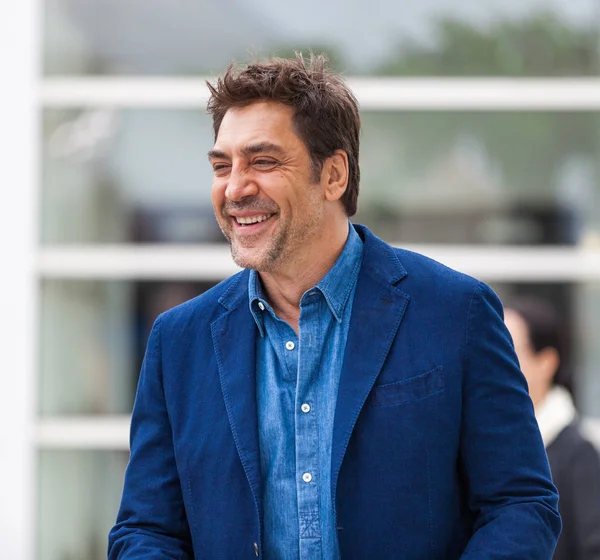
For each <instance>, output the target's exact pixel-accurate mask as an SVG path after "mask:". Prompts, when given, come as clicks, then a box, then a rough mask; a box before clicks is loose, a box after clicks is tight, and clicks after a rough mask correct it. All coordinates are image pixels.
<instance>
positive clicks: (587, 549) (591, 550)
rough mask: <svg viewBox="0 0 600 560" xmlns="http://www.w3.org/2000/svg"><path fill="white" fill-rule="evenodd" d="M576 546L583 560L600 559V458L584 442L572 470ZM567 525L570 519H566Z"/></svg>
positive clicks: (573, 521) (594, 449) (578, 450)
mask: <svg viewBox="0 0 600 560" xmlns="http://www.w3.org/2000/svg"><path fill="white" fill-rule="evenodd" d="M569 478H570V487H571V494H572V495H571V496H570V500H569V503H570V504H571V507H570V508H569V511H570V513H571V515H572V516H573V519H572V520H570V521H571V523H570V524H571V526H572V528H573V529H572V530H573V537H574V538H573V547H574V549H575V550H577V555H576V557H577V558H580V559H581V560H600V456H598V452H597V450H596V448H595V447H594V446H593V445H592V444H591V443H590V442H589V441H587V440H584V439H583V440H582V441H581V443H580V444H579V445H578V447H577V450H576V451H575V454H574V456H573V458H572V460H571V467H570V470H569ZM565 523H566V520H565Z"/></svg>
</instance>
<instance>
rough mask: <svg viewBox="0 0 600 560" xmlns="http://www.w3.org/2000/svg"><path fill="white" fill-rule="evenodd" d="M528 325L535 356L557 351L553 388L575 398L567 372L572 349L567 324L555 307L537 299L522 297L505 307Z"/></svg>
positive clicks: (571, 379)
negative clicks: (551, 349)
mask: <svg viewBox="0 0 600 560" xmlns="http://www.w3.org/2000/svg"><path fill="white" fill-rule="evenodd" d="M506 308H507V309H512V310H513V311H515V312H516V313H518V314H519V316H520V317H521V318H522V319H523V320H524V321H525V323H526V324H527V330H528V331H529V342H530V343H531V347H532V349H533V351H534V352H536V353H537V352H540V351H541V350H543V349H544V348H554V349H556V351H557V352H558V357H559V359H560V365H559V367H558V370H557V372H556V374H555V376H554V379H553V384H554V385H560V386H562V387H564V388H565V389H567V390H568V391H569V392H570V393H571V394H573V378H572V375H571V372H570V370H569V368H568V361H569V348H568V341H567V335H566V332H565V325H564V322H563V321H561V318H560V317H559V315H558V313H557V312H556V310H555V309H554V307H553V306H552V305H551V304H550V303H549V302H547V301H546V300H543V299H540V298H536V297H534V296H521V297H518V298H515V299H514V300H512V301H510V302H509V303H507V304H506Z"/></svg>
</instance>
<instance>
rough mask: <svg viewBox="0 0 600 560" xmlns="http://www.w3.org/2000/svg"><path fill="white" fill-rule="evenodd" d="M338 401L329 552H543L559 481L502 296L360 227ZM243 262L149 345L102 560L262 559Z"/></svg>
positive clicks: (177, 312) (555, 518)
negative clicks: (359, 258)
mask: <svg viewBox="0 0 600 560" xmlns="http://www.w3.org/2000/svg"><path fill="white" fill-rule="evenodd" d="M355 227H356V229H357V230H358V232H359V234H360V236H361V237H362V239H363V240H364V256H363V264H362V268H361V271H360V274H359V277H358V283H357V287H356V295H355V299H354V306H353V309H352V317H351V324H350V332H349V335H348V342H347V346H346V351H345V356H344V365H343V369H342V374H341V380H340V386H339V395H338V399H337V407H336V411H335V423H334V434H333V449H332V477H331V480H332V482H331V484H332V495H333V497H334V500H333V504H334V505H333V507H334V509H335V517H336V520H337V527H338V537H339V543H340V551H341V556H342V558H349V559H354V558H357V559H377V560H385V559H402V560H417V559H419V560H421V559H431V560H442V559H444V560H446V559H448V560H453V559H458V558H461V559H463V560H475V559H478V560H493V559H498V560H499V559H509V558H510V559H514V560H526V559H530V560H534V559H535V560H548V559H550V558H551V557H552V552H553V550H554V547H555V544H556V540H557V537H558V534H559V531H560V518H559V515H558V512H557V494H556V489H555V488H554V486H553V484H552V481H551V478H550V472H549V468H548V462H547V458H546V454H545V451H544V446H543V444H542V440H541V437H540V434H539V431H538V427H537V423H536V420H535V417H534V413H533V407H532V404H531V400H530V398H529V396H528V393H527V386H526V383H525V379H524V377H523V375H522V374H521V372H520V371H519V365H518V362H517V358H516V356H515V353H514V351H513V348H512V342H511V340H510V336H509V334H508V332H507V330H506V328H505V326H504V322H503V319H502V308H501V304H500V302H499V300H498V298H497V297H496V295H495V294H494V293H493V292H492V291H491V290H490V288H488V287H487V286H486V285H485V284H483V283H480V282H478V281H477V280H474V279H473V278H470V277H468V276H465V275H463V274H460V273H458V272H455V271H453V270H451V269H449V268H447V267H445V266H443V265H441V264H439V263H437V262H435V261H432V260H431V259H428V258H426V257H424V256H422V255H418V254H415V253H411V252H409V251H405V250H401V249H394V248H392V247H390V246H389V245H387V244H385V243H384V242H382V241H381V240H379V239H378V238H376V237H375V236H374V235H373V234H372V233H371V232H369V230H368V229H366V228H364V227H362V226H355ZM257 332H258V331H257V328H256V324H255V323H254V320H253V318H252V316H251V314H250V311H249V306H248V271H242V272H240V273H239V274H236V275H235V276H233V277H231V278H229V279H227V280H225V281H224V282H222V283H220V284H219V285H218V286H216V287H215V288H213V289H211V290H210V291H208V292H206V293H204V294H202V295H201V296H199V297H197V298H195V299H193V300H191V301H188V302H187V303H184V304H183V305H180V306H178V307H176V308H174V309H172V310H170V311H168V312H166V313H164V314H163V315H161V316H160V317H159V318H158V319H157V320H156V323H155V325H154V327H153V330H152V333H151V335H150V338H149V341H148V348H147V351H146V357H145V360H144V364H143V367H142V371H141V376H140V380H139V386H138V391H137V396H136V401H135V407H134V411H133V418H132V424H131V459H130V463H129V466H128V469H127V473H126V476H125V486H124V490H123V498H122V503H121V507H120V510H119V514H118V519H117V523H116V525H115V526H114V527H113V529H112V530H111V533H110V536H109V559H110V560H116V559H117V558H118V559H121V560H125V559H127V560H133V559H139V560H142V559H143V560H155V559H156V560H158V559H161V560H163V559H165V558H169V559H179V560H182V559H192V558H194V559H200V558H210V559H211V560H215V559H223V560H232V559H237V558H240V559H243V558H247V559H250V558H256V557H257V556H258V557H262V551H261V537H262V535H261V530H262V524H261V520H262V517H263V512H262V498H261V473H260V460H259V448H258V435H257V414H256V398H255V342H256V336H257Z"/></svg>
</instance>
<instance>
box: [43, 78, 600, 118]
mask: <svg viewBox="0 0 600 560" xmlns="http://www.w3.org/2000/svg"><path fill="white" fill-rule="evenodd" d="M208 79H210V80H212V79H213V78H208ZM205 81H206V78H201V77H198V78H138V77H119V78H117V77H107V78H47V79H46V80H44V83H43V84H42V87H41V91H40V99H39V101H40V105H42V106H44V107H98V106H110V107H137V108H139V107H154V108H171V109H178V108H179V109H182V108H204V107H205V105H206V101H207V99H208V89H207V87H206V83H205ZM348 83H349V85H350V87H351V88H352V89H353V91H354V93H355V95H356V97H357V99H358V101H359V103H360V106H361V109H362V110H366V111H415V110H422V111H569V112H571V111H598V110H600V78H540V79H524V78H385V77H383V78H366V77H363V78H358V77H350V78H348Z"/></svg>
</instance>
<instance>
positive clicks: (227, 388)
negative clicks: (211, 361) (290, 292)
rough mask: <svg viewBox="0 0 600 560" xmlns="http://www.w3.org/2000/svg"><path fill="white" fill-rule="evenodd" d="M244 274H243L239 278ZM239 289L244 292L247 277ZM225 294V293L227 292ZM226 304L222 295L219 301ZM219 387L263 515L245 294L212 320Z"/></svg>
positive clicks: (252, 334) (251, 331) (252, 333)
mask: <svg viewBox="0 0 600 560" xmlns="http://www.w3.org/2000/svg"><path fill="white" fill-rule="evenodd" d="M243 278H246V280H247V275H246V274H243V275H242V279H243ZM242 284H243V285H242V286H241V287H240V289H244V290H245V294H246V295H247V285H248V284H247V281H246V283H245V284H244V282H243V280H242ZM226 295H227V294H226ZM220 303H222V304H223V305H224V306H225V307H229V304H230V302H229V300H228V299H227V298H226V297H225V296H223V298H222V300H221V301H220ZM211 331H212V339H213V344H214V347H215V353H216V357H217V364H218V368H219V377H220V380H221V390H222V391H223V398H224V400H225V407H226V409H227V416H228V418H229V424H230V426H231V431H232V433H233V439H234V441H235V445H236V447H237V451H238V454H239V456H240V461H241V462H242V465H243V467H244V471H245V473H246V478H247V479H248V483H249V484H250V488H251V490H252V493H253V495H254V499H255V502H256V505H257V509H258V513H259V518H260V519H262V490H261V471H260V452H259V446H258V416H257V410H256V376H255V370H256V334H257V327H256V323H255V322H254V319H253V317H252V314H251V313H250V310H249V308H248V298H247V297H241V298H236V301H235V302H233V303H232V304H231V306H230V309H229V312H227V313H224V314H223V315H221V317H219V318H218V319H216V320H215V321H214V322H213V323H212V324H211Z"/></svg>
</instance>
